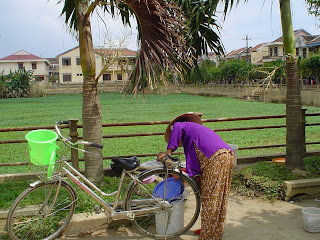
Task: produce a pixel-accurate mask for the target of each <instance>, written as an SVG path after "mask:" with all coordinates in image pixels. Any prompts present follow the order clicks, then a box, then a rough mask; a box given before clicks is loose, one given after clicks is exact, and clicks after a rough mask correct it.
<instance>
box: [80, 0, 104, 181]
mask: <svg viewBox="0 0 320 240" xmlns="http://www.w3.org/2000/svg"><path fill="white" fill-rule="evenodd" d="M76 3H77V16H78V31H79V49H80V61H81V68H82V74H83V98H82V124H83V138H84V140H85V141H89V142H94V143H101V140H102V122H101V106H100V102H99V98H98V89H97V84H98V83H97V81H96V80H95V75H96V63H95V54H94V49H93V43H92V33H91V24H90V17H89V16H90V15H89V16H87V15H86V12H87V10H88V4H89V3H88V1H76ZM85 150H86V151H88V152H90V153H85V154H84V160H85V175H86V177H87V178H88V179H89V180H90V181H92V182H93V183H95V184H97V185H100V184H101V182H102V180H103V164H102V151H101V149H98V148H93V147H89V146H85ZM91 153H93V154H91Z"/></svg>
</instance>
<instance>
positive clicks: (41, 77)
mask: <svg viewBox="0 0 320 240" xmlns="http://www.w3.org/2000/svg"><path fill="white" fill-rule="evenodd" d="M35 80H36V81H37V82H42V81H44V76H35Z"/></svg>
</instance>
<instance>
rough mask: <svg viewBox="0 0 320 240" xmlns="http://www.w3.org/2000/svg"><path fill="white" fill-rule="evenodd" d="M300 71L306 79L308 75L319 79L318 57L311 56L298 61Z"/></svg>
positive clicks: (319, 59) (319, 64)
mask: <svg viewBox="0 0 320 240" xmlns="http://www.w3.org/2000/svg"><path fill="white" fill-rule="evenodd" d="M300 71H301V73H302V75H304V76H306V77H308V76H310V75H313V76H316V77H317V79H319V76H320V55H311V56H310V57H308V58H304V59H302V60H301V61H300Z"/></svg>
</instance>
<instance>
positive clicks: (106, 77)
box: [103, 73, 111, 81]
mask: <svg viewBox="0 0 320 240" xmlns="http://www.w3.org/2000/svg"><path fill="white" fill-rule="evenodd" d="M110 80H111V74H110V73H105V74H103V81H110Z"/></svg>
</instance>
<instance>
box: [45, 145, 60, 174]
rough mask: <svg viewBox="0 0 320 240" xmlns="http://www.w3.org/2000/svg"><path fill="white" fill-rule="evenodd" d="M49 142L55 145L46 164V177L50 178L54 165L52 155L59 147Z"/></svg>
mask: <svg viewBox="0 0 320 240" xmlns="http://www.w3.org/2000/svg"><path fill="white" fill-rule="evenodd" d="M51 144H52V145H53V146H54V147H55V149H54V150H53V151H52V153H51V157H50V162H49V166H48V172H47V179H50V178H51V177H52V173H53V170H54V167H55V162H54V161H53V159H55V158H54V156H55V155H56V151H57V149H60V147H59V146H57V145H56V144H54V143H51Z"/></svg>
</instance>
